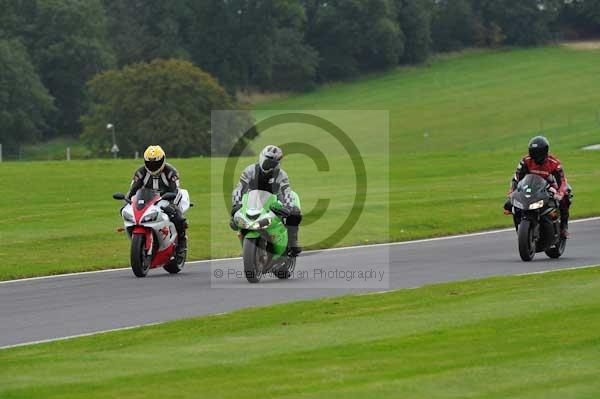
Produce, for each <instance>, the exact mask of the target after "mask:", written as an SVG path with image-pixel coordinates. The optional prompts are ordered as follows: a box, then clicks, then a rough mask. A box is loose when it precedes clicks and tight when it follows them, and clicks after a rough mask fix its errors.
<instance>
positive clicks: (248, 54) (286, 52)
mask: <svg viewBox="0 0 600 399" xmlns="http://www.w3.org/2000/svg"><path fill="white" fill-rule="evenodd" d="M190 10H191V11H190V15H191V16H192V18H190V19H189V22H188V23H187V24H186V25H187V26H188V30H187V34H186V37H187V39H186V42H187V43H189V49H190V53H191V55H192V60H193V61H194V62H195V63H196V64H198V65H199V66H200V67H202V68H203V69H206V70H207V71H208V72H210V73H211V74H213V75H215V76H217V77H218V78H219V80H220V81H221V82H222V83H223V84H224V85H225V86H227V87H228V88H229V89H230V90H231V91H233V90H235V89H240V88H241V89H247V88H260V89H274V88H275V89H298V88H303V87H305V86H307V85H310V84H311V83H312V81H313V80H314V76H315V71H316V66H317V62H318V57H317V53H316V52H315V50H313V49H312V48H311V47H309V46H308V45H307V44H306V43H305V42H304V23H305V14H304V9H303V7H302V5H301V4H300V2H299V1H298V0H255V1H246V0H230V1H218V2H212V1H199V2H191V3H190Z"/></svg>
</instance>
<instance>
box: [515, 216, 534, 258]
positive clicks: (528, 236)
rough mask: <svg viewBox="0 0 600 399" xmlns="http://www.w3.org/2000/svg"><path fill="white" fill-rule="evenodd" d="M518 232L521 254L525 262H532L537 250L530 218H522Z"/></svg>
mask: <svg viewBox="0 0 600 399" xmlns="http://www.w3.org/2000/svg"><path fill="white" fill-rule="evenodd" d="M517 234H518V237H519V255H520V256H521V259H522V260H523V261H524V262H531V261H532V260H533V258H534V257H535V252H536V248H535V237H534V235H533V225H532V223H531V222H530V221H529V220H522V221H521V223H520V224H519V231H518V233H517Z"/></svg>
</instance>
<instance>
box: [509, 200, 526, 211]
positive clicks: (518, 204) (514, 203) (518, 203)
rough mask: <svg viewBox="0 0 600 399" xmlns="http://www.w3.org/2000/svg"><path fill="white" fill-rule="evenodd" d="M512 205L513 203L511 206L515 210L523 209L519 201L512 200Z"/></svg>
mask: <svg viewBox="0 0 600 399" xmlns="http://www.w3.org/2000/svg"><path fill="white" fill-rule="evenodd" d="M512 203H513V206H514V207H515V208H519V209H525V207H524V206H523V204H522V203H520V202H519V201H517V200H516V199H513V201H512Z"/></svg>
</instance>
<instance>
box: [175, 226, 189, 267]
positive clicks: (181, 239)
mask: <svg viewBox="0 0 600 399" xmlns="http://www.w3.org/2000/svg"><path fill="white" fill-rule="evenodd" d="M179 222H180V223H176V224H175V228H176V229H177V236H178V242H177V257H179V258H182V257H184V256H185V253H186V252H187V234H186V230H187V223H186V221H185V219H183V220H182V221H179Z"/></svg>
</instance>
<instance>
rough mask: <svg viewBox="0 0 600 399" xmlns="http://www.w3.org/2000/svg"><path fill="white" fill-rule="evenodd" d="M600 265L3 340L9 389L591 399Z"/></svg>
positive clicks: (25, 393)
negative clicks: (37, 341)
mask: <svg viewBox="0 0 600 399" xmlns="http://www.w3.org/2000/svg"><path fill="white" fill-rule="evenodd" d="M599 303H600V270H599V269H597V268H594V269H586V270H577V271H568V272H557V273H551V274H543V275H532V276H524V277H503V278H493V279H486V280H480V281H472V282H463V283H451V284H444V285H435V286H427V287H424V288H420V289H416V290H402V291H397V292H392V293H386V294H381V295H367V296H349V297H342V298H333V299H325V300H319V301H311V302H299V303H292V304H286V305H278V306H273V307H269V308H257V309H248V310H242V311H238V312H235V313H231V314H226V315H222V316H211V317H203V318H197V319H191V320H186V321H178V322H173V323H168V324H164V325H160V326H152V327H146V328H140V329H136V330H129V331H123V332H116V333H107V334H102V335H97V336H93V337H86V338H80V339H74V340H69V341H62V342H55V343H50V344H43V345H35V346H31V347H22V348H15V349H10V350H2V351H0V370H1V371H0V397H2V398H5V399H9V398H32V397H43V398H48V399H50V398H61V399H67V398H81V397H86V398H90V399H91V398H106V397H128V398H145V399H146V398H164V397H172V396H173V395H176V396H177V397H178V398H197V397H198V396H202V397H210V398H215V399H216V398H233V397H244V398H264V397H269V398H275V397H281V398H283V397H285V398H316V397H327V398H338V397H340V398H341V397H344V398H364V397H377V398H387V397H389V398H398V397H402V398H414V399H417V398H427V399H430V398H467V397H468V398H486V399H491V398H544V399H550V398H557V399H558V398H560V399H563V398H575V397H577V398H595V397H598V394H599V393H600V381H599V380H598V378H597V376H598V357H599V356H600V341H599V339H598V331H599V329H600V305H599Z"/></svg>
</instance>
